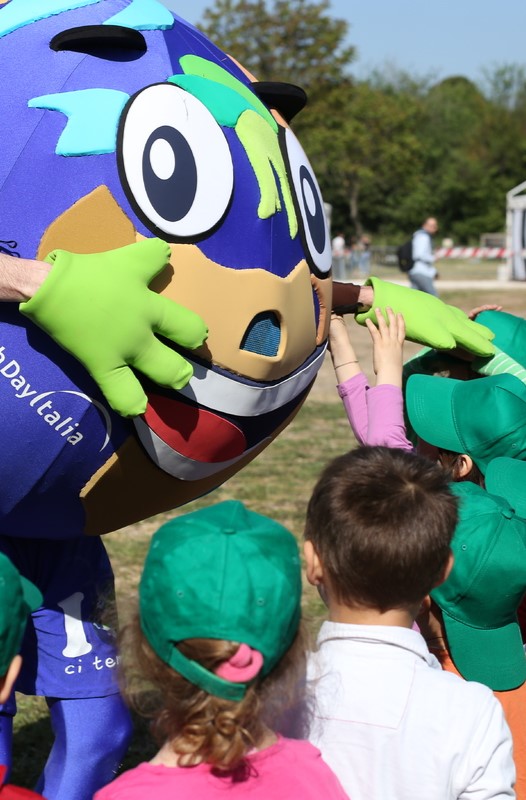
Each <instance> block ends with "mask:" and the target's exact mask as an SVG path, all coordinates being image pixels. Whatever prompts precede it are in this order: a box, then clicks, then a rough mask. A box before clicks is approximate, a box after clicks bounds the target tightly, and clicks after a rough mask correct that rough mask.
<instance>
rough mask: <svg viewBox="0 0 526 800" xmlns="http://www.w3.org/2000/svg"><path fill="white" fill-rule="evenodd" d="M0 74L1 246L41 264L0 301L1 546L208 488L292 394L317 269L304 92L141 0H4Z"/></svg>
mask: <svg viewBox="0 0 526 800" xmlns="http://www.w3.org/2000/svg"><path fill="white" fill-rule="evenodd" d="M0 59H1V63H2V83H1V86H0V96H1V100H2V106H3V110H4V111H3V115H2V122H1V124H2V126H3V135H2V143H3V144H2V156H1V158H0V220H1V222H0V225H1V229H0V239H1V242H0V247H1V250H2V252H4V253H8V254H11V255H13V256H20V257H23V258H38V259H44V258H47V259H48V260H49V261H50V262H51V263H52V264H53V266H52V269H51V272H50V274H49V276H48V278H47V279H46V280H45V281H44V283H43V285H42V287H41V288H40V289H39V290H38V291H37V293H36V294H35V296H34V297H33V298H31V299H30V300H29V301H28V302H27V303H24V304H22V305H21V307H20V309H18V307H14V305H13V304H8V303H5V304H3V305H1V306H0V398H1V402H2V409H3V413H2V420H3V426H4V431H3V436H2V438H3V448H2V459H1V462H0V485H1V487H2V489H1V490H0V514H1V518H2V526H3V527H2V530H3V532H4V533H6V534H9V535H14V536H17V535H21V536H35V535H36V533H35V532H38V535H40V536H42V537H48V538H49V537H52V538H66V537H70V536H78V535H81V534H83V533H88V534H99V533H105V532H107V531H109V530H113V529H115V528H118V527H121V526H123V525H126V524H128V523H131V522H134V521H137V520H139V519H142V518H144V517H146V516H150V515H152V514H154V513H157V512H160V511H164V510H167V509H170V508H173V507H175V506H178V505H181V504H183V503H186V502H188V501H189V500H192V499H194V498H196V497H198V496H200V495H202V494H204V493H205V492H208V491H210V490H211V489H213V488H215V487H216V486H218V485H220V484H221V483H222V482H223V481H225V480H226V479H227V478H228V477H230V476H231V475H233V474H234V473H235V472H237V471H238V470H239V469H241V468H242V467H243V466H244V465H245V464H246V463H247V462H249V461H250V460H251V459H252V458H254V457H255V456H256V455H257V454H258V453H259V452H261V450H262V449H263V448H264V447H265V446H266V445H267V444H268V443H269V442H270V441H271V440H272V439H273V438H274V437H275V436H276V435H277V433H279V431H280V430H282V429H283V428H284V427H285V426H286V425H287V424H288V422H289V421H290V420H291V419H292V418H293V417H294V415H295V413H296V412H297V410H298V409H299V407H300V405H301V403H302V401H303V399H304V398H305V396H306V394H307V393H308V391H309V388H310V386H311V385H312V382H313V380H314V378H315V376H316V373H317V370H318V368H319V366H320V365H321V362H322V359H323V355H324V351H325V343H326V337H327V326H328V320H327V313H326V309H327V308H330V307H331V278H330V266H331V253H330V242H329V234H328V230H327V225H326V221H325V215H324V211H323V203H322V199H321V195H320V191H319V188H318V184H317V182H316V178H315V177H314V174H313V172H312V169H311V167H310V164H309V162H308V160H307V158H306V156H305V154H304V152H303V150H302V148H301V146H300V144H299V142H298V140H297V139H296V137H295V136H294V134H293V132H292V130H291V129H290V127H289V122H290V119H291V118H292V116H293V115H294V113H296V112H297V111H298V110H300V109H301V107H302V105H303V103H304V101H305V98H304V95H303V93H302V92H301V90H299V89H298V88H297V87H294V86H284V85H279V86H278V85H275V84H270V83H258V82H257V81H256V80H255V79H254V78H253V77H252V76H250V75H249V74H248V73H247V72H246V71H245V70H244V69H243V67H241V66H240V65H239V64H237V63H236V62H235V61H234V60H233V59H231V58H230V57H229V56H227V55H225V53H223V52H221V51H220V50H219V49H218V48H217V47H216V46H215V45H213V44H212V43H211V42H210V41H209V40H208V39H207V38H206V37H205V36H204V35H203V34H202V33H200V32H199V31H198V30H196V29H195V28H193V27H192V26H191V25H189V24H187V23H186V22H185V21H184V20H182V19H180V18H179V17H177V16H176V15H174V14H172V13H171V12H170V11H168V10H167V9H166V8H165V7H164V6H163V5H162V4H161V3H160V2H157V0H10V2H7V3H5V4H4V5H0ZM20 312H22V313H20ZM13 476H15V477H13Z"/></svg>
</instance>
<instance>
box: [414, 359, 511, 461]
mask: <svg viewBox="0 0 526 800" xmlns="http://www.w3.org/2000/svg"><path fill="white" fill-rule="evenodd" d="M405 404H406V410H407V415H408V417H409V420H410V422H411V425H412V427H413V428H414V430H415V431H416V433H417V434H418V436H420V438H421V439H423V440H424V441H426V442H428V443H429V444H432V445H435V447H440V448H442V449H444V450H452V451H453V452H455V453H467V454H468V455H470V456H471V458H472V459H473V460H474V462H475V463H476V464H477V466H478V467H479V468H480V469H481V470H482V472H483V473H485V471H486V468H487V466H488V464H489V463H490V461H491V460H492V459H494V458H498V457H499V456H509V457H511V458H517V459H521V460H526V385H525V384H524V383H522V381H520V380H519V379H518V378H516V377H515V376H513V375H509V374H502V375H490V376H488V377H487V378H481V379H480V380H475V381H457V380H454V379H453V378H440V377H435V376H429V375H411V377H410V378H409V379H408V381H407V385H406V393H405Z"/></svg>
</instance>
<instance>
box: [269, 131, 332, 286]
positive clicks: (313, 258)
mask: <svg viewBox="0 0 526 800" xmlns="http://www.w3.org/2000/svg"><path fill="white" fill-rule="evenodd" d="M281 137H282V139H281V142H282V149H283V152H284V156H285V160H286V162H287V166H288V171H289V175H290V177H291V180H292V183H293V185H294V195H295V198H294V203H295V206H296V213H297V214H298V218H299V219H300V220H301V223H300V231H301V235H302V240H303V246H304V247H305V251H306V254H307V261H308V263H309V266H310V268H311V270H312V271H313V272H314V273H315V274H316V275H318V276H319V277H323V278H325V277H327V273H328V272H329V271H330V268H331V263H332V255H331V241H330V236H329V228H328V225H327V218H326V216H325V209H324V206H323V199H322V196H321V192H320V187H319V186H318V181H317V180H316V178H315V176H314V172H313V169H312V167H311V165H310V163H309V159H308V158H307V156H306V155H305V152H304V150H303V148H302V146H301V145H300V143H299V142H298V140H297V139H296V137H295V136H294V134H293V133H292V131H291V130H290V128H283V129H282V130H281Z"/></svg>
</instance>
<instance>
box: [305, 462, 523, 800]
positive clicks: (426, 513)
mask: <svg viewBox="0 0 526 800" xmlns="http://www.w3.org/2000/svg"><path fill="white" fill-rule="evenodd" d="M456 523H457V501H456V499H455V497H454V496H453V494H452V492H451V489H450V485H449V484H448V479H447V476H446V475H445V473H444V471H443V469H441V468H440V467H439V466H438V465H436V464H433V463H432V462H430V461H429V460H427V459H423V458H420V457H419V456H416V455H415V454H412V453H407V452H404V451H402V450H399V449H388V448H384V447H363V448H359V449H357V450H354V451H352V452H351V453H348V454H346V455H344V456H341V457H339V458H337V459H335V460H334V461H332V462H331V463H330V464H329V465H328V467H327V468H326V469H325V470H324V472H323V473H322V475H321V477H320V479H319V480H318V483H317V484H316V486H315V488H314V491H313V494H312V497H311V499H310V501H309V506H308V510H307V521H306V528H305V560H306V566H307V578H308V580H309V581H310V583H312V584H313V585H315V586H317V587H318V588H319V590H320V594H321V596H322V597H323V599H324V600H325V602H326V604H327V606H328V610H329V621H328V622H324V623H323V625H322V628H321V630H320V633H319V636H318V646H319V649H318V651H317V652H316V653H313V654H312V655H311V658H310V661H309V670H308V676H309V678H310V679H311V680H312V681H313V684H314V687H315V694H316V707H317V708H316V714H315V718H314V720H313V722H312V725H311V731H310V735H309V739H310V741H311V742H313V744H315V745H316V746H317V747H319V748H320V750H321V752H322V755H323V757H324V759H325V760H326V761H327V763H328V764H329V765H330V766H331V767H332V768H333V769H334V771H335V773H336V775H337V776H338V777H339V779H340V781H341V782H342V785H343V787H344V789H345V790H346V791H347V793H348V794H349V796H350V797H352V798H353V800H369V799H370V798H372V797H378V798H389V800H421V798H422V797H426V798H427V799H428V800H455V799H458V798H463V799H464V798H465V800H467V798H469V797H475V796H476V797H477V798H479V800H482V799H483V798H484V800H489V799H490V798H499V799H502V798H513V797H515V793H514V790H513V784H514V781H515V769H514V765H513V759H512V743H511V737H510V732H509V729H508V727H507V724H506V722H505V719H504V715H503V711H502V708H501V706H500V704H499V703H498V702H497V700H496V699H495V697H494V695H493V693H492V692H491V691H490V689H488V688H487V687H485V686H482V685H480V684H475V683H468V682H466V681H464V680H461V679H460V678H459V677H457V676H455V675H452V674H450V673H448V672H445V671H442V670H441V669H440V665H439V663H438V661H437V660H436V659H435V657H434V656H433V655H432V654H431V653H430V652H429V650H428V648H427V645H426V642H425V641H424V639H423V637H422V636H421V635H420V633H418V632H417V631H415V630H413V629H412V625H413V622H414V620H415V617H416V616H417V614H418V611H419V609H420V606H421V604H422V602H423V600H424V598H426V597H427V595H428V594H429V592H430V591H431V590H432V589H433V587H436V586H439V585H440V584H442V583H443V582H444V581H446V580H447V577H448V574H449V571H450V570H451V566H452V559H451V551H450V542H451V538H452V535H453V532H454V530H455V526H456Z"/></svg>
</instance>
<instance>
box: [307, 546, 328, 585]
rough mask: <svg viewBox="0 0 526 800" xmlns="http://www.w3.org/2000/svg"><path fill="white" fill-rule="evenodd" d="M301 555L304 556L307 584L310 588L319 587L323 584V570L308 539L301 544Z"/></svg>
mask: <svg viewBox="0 0 526 800" xmlns="http://www.w3.org/2000/svg"><path fill="white" fill-rule="evenodd" d="M303 555H304V556H305V573H306V575H307V580H308V582H309V583H310V584H311V585H312V586H319V585H320V584H322V583H323V569H322V566H321V561H320V559H319V557H318V553H317V552H316V549H315V547H314V545H313V544H312V542H311V541H310V540H309V539H307V541H306V542H304V543H303Z"/></svg>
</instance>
